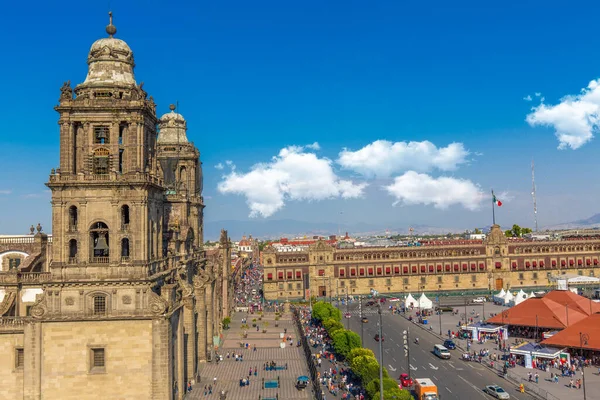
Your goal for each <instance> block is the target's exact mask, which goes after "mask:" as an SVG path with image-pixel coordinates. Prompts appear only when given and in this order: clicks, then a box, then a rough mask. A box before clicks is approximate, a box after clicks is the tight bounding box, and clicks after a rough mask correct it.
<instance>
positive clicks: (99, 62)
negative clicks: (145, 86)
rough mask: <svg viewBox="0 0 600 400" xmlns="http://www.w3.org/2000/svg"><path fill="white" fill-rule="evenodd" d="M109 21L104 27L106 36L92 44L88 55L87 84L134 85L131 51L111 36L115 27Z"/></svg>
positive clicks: (122, 42)
mask: <svg viewBox="0 0 600 400" xmlns="http://www.w3.org/2000/svg"><path fill="white" fill-rule="evenodd" d="M109 15H110V23H109V25H108V26H107V27H106V33H108V35H109V36H108V37H107V38H102V39H98V40H96V41H95V42H94V44H92V47H91V48H90V52H89V55H88V61H87V63H88V74H87V76H86V78H85V82H84V83H83V84H84V85H87V86H131V85H135V84H136V83H135V78H134V75H133V68H134V67H135V64H134V61H133V52H132V51H131V49H130V48H129V46H128V45H127V43H125V42H124V41H123V40H121V39H116V38H114V37H113V36H114V35H115V34H116V33H117V28H115V26H114V25H113V24H112V13H109Z"/></svg>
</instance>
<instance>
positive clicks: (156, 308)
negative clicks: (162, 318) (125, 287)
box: [148, 291, 169, 315]
mask: <svg viewBox="0 0 600 400" xmlns="http://www.w3.org/2000/svg"><path fill="white" fill-rule="evenodd" d="M149 297H150V298H149V300H148V308H150V312H151V313H153V314H156V315H160V314H164V313H165V311H167V308H168V307H169V304H168V303H167V301H166V300H165V299H163V298H162V297H160V296H159V295H157V294H156V293H154V292H153V291H150V292H149Z"/></svg>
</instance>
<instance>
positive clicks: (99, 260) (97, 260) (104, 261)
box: [90, 257, 110, 264]
mask: <svg viewBox="0 0 600 400" xmlns="http://www.w3.org/2000/svg"><path fill="white" fill-rule="evenodd" d="M109 261H110V259H109V257H90V263H92V264H108V263H109Z"/></svg>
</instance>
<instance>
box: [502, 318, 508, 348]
mask: <svg viewBox="0 0 600 400" xmlns="http://www.w3.org/2000/svg"><path fill="white" fill-rule="evenodd" d="M504 318H507V319H508V310H504V311H502V329H504V334H503V335H502V342H503V345H502V350H503V351H505V350H506V333H507V331H508V328H506V326H505V325H504Z"/></svg>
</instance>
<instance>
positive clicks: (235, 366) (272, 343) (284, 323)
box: [185, 312, 311, 400]
mask: <svg viewBox="0 0 600 400" xmlns="http://www.w3.org/2000/svg"><path fill="white" fill-rule="evenodd" d="M242 318H246V319H247V320H248V323H249V324H250V327H249V329H247V332H248V337H247V338H241V335H240V334H241V333H242V332H243V331H244V329H241V325H242V323H241V322H242ZM253 318H258V316H257V315H256V314H254V315H249V314H246V313H236V314H234V315H233V316H232V321H231V324H230V328H229V329H228V330H227V331H225V338H224V341H223V346H222V348H221V349H220V350H219V354H220V355H222V356H223V361H220V362H219V363H218V364H217V363H216V362H212V363H206V364H204V365H202V366H201V369H200V381H199V382H196V384H195V385H194V386H193V390H192V391H191V392H190V393H188V395H187V396H186V397H185V399H186V400H200V399H207V400H208V399H219V400H221V397H220V393H221V391H222V390H224V391H225V393H226V399H227V400H246V399H248V400H258V399H259V398H260V399H263V400H267V399H276V398H278V399H279V400H284V399H291V400H296V399H297V400H300V399H311V392H310V387H309V388H308V389H305V390H303V391H298V390H297V389H296V387H295V384H296V380H297V378H298V376H301V375H308V367H307V365H306V361H305V360H304V354H303V353H302V348H300V347H296V346H295V344H296V343H297V339H296V338H297V332H296V330H295V328H294V325H295V324H294V323H293V321H292V314H291V312H288V313H285V314H284V315H283V316H282V317H281V319H280V320H279V321H277V322H278V323H279V326H278V327H275V322H276V321H275V314H274V313H268V312H265V314H264V316H263V318H262V321H257V323H258V324H259V326H260V330H259V331H258V332H257V331H256V328H252V322H251V321H252V319H253ZM266 321H268V322H269V327H268V328H267V333H263V332H262V329H263V327H264V325H263V324H264V322H266ZM284 329H287V332H288V334H287V335H286V336H288V335H289V336H292V339H293V342H294V346H293V347H290V346H289V345H288V344H287V343H286V346H285V348H281V347H280V344H281V343H282V339H280V337H279V334H280V333H283V332H284ZM241 342H244V343H248V344H249V348H248V349H246V348H242V347H240V343H241ZM255 345H256V351H254V350H253V347H254V346H255ZM228 352H229V354H230V358H227V353H228ZM233 353H235V354H241V355H242V356H243V361H235V357H233V356H232V354H233ZM272 361H274V362H275V363H277V365H278V366H281V367H283V368H285V366H286V365H287V369H282V370H277V371H265V369H264V364H265V363H270V362H272ZM254 368H256V370H257V374H256V375H254ZM250 369H252V370H253V371H252V374H249V370H250ZM248 376H249V377H250V384H249V385H247V386H244V387H242V386H240V379H244V378H247V377H248ZM215 377H216V378H217V381H216V382H217V383H216V385H213V381H214V378H215ZM263 380H265V381H273V384H274V383H275V381H277V380H278V381H279V387H278V388H269V389H263ZM205 385H206V386H208V385H213V390H212V394H210V395H209V394H206V395H205V394H204V386H205ZM259 396H260V397H259Z"/></svg>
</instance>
